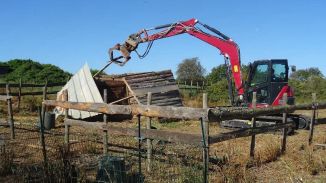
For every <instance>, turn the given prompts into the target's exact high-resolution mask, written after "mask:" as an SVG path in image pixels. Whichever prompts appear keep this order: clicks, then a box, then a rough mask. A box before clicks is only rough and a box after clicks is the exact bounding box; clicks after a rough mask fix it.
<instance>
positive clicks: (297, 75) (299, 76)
mask: <svg viewBox="0 0 326 183" xmlns="http://www.w3.org/2000/svg"><path fill="white" fill-rule="evenodd" d="M311 77H320V78H323V77H324V75H323V74H322V72H321V71H320V70H319V69H318V68H317V67H311V68H307V69H300V70H298V71H296V72H293V73H292V74H291V76H290V78H291V79H294V80H298V81H307V80H308V79H309V78H311Z"/></svg>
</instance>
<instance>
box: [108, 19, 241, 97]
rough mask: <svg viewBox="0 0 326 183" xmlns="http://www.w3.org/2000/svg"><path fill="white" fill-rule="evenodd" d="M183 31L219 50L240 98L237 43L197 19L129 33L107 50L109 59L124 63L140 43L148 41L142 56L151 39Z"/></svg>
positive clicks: (239, 64) (239, 66)
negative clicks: (124, 38)
mask: <svg viewBox="0 0 326 183" xmlns="http://www.w3.org/2000/svg"><path fill="white" fill-rule="evenodd" d="M197 24H199V25H202V26H203V27H204V28H206V29H208V30H209V31H211V32H213V33H215V35H211V34H209V33H207V32H204V31H202V30H201V29H199V28H197V27H196V25H197ZM160 29H164V30H162V31H160V32H156V33H154V34H151V35H149V33H148V32H149V31H152V30H160ZM183 33H188V34H190V35H191V36H193V37H196V38H198V39H200V40H202V41H204V42H206V43H208V44H210V45H212V46H214V47H215V48H217V49H219V50H220V52H221V54H222V55H223V56H224V58H225V59H226V61H227V62H229V64H230V70H231V73H232V75H233V79H234V84H235V87H236V90H237V94H238V96H240V98H242V96H243V95H244V90H243V84H242V76H241V61H240V50H239V47H238V45H237V44H236V43H235V42H234V41H233V40H232V39H230V38H229V37H228V36H226V35H224V34H223V33H221V32H220V31H218V30H216V29H215V28H212V27H210V26H208V25H206V24H203V23H201V22H199V21H198V20H197V19H190V20H187V21H182V22H176V23H172V24H166V25H161V26H157V27H154V28H150V29H143V30H141V31H139V32H138V33H136V34H131V35H130V36H129V37H128V39H127V40H126V41H125V42H124V43H123V44H122V45H120V44H117V45H115V46H114V47H113V48H111V49H110V50H109V55H110V59H111V61H115V62H118V63H119V64H120V65H124V64H125V63H126V62H128V61H129V59H130V58H131V57H130V53H131V52H132V51H136V53H137V54H138V52H137V50H136V49H137V47H138V45H139V44H140V43H146V42H148V47H147V50H146V51H145V53H144V54H143V55H140V54H138V56H139V57H140V58H142V57H144V56H146V55H147V54H148V51H149V49H150V47H151V45H152V43H153V41H155V40H158V39H163V38H167V37H172V36H176V35H179V34H183ZM114 50H118V51H120V54H121V55H122V57H121V56H120V57H116V58H115V57H114V55H113V51H114ZM121 58H123V59H124V61H119V59H121ZM229 87H230V85H229Z"/></svg>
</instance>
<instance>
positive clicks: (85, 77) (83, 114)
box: [56, 64, 103, 119]
mask: <svg viewBox="0 0 326 183" xmlns="http://www.w3.org/2000/svg"><path fill="white" fill-rule="evenodd" d="M63 90H67V91H68V96H69V98H68V101H71V102H94V103H96V102H97V103H103V99H102V96H101V94H100V91H99V90H98V88H97V86H96V84H95V82H94V79H93V77H92V74H91V72H90V69H89V66H88V65H87V64H85V65H84V66H83V67H82V68H81V69H80V70H79V71H78V72H77V73H76V74H74V75H73V76H72V77H71V79H70V80H69V81H68V82H67V84H66V85H65V86H64V87H63V88H62V90H61V91H60V92H58V94H57V100H59V101H63V97H64V96H63V93H62V91H63ZM56 113H57V114H63V113H64V109H62V108H56ZM68 115H69V116H71V117H73V118H75V119H85V118H88V117H92V116H96V115H98V113H94V112H87V111H80V110H70V111H69V114H68Z"/></svg>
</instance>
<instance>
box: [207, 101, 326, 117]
mask: <svg viewBox="0 0 326 183" xmlns="http://www.w3.org/2000/svg"><path fill="white" fill-rule="evenodd" d="M312 105H313V104H312V103H308V104H298V105H286V106H277V107H267V108H257V109H251V108H241V107H235V108H232V107H218V108H214V109H211V110H209V112H208V119H209V121H211V122H213V121H222V120H228V119H250V118H252V117H257V116H261V115H268V114H280V113H283V112H286V113H292V112H294V111H295V110H308V109H311V106H312ZM318 108H319V109H325V108H326V102H324V101H323V102H320V103H318Z"/></svg>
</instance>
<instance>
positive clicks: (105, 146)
mask: <svg viewBox="0 0 326 183" xmlns="http://www.w3.org/2000/svg"><path fill="white" fill-rule="evenodd" d="M103 99H104V103H108V90H107V89H104V90H103ZM103 121H104V123H105V124H108V115H107V114H103ZM103 132H104V133H103V154H107V153H108V131H107V130H104V131H103Z"/></svg>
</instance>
